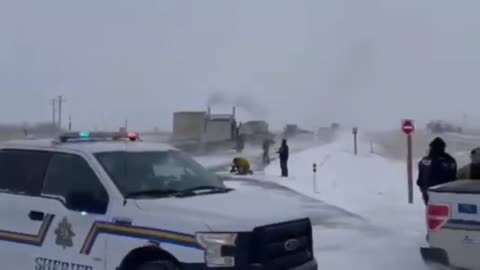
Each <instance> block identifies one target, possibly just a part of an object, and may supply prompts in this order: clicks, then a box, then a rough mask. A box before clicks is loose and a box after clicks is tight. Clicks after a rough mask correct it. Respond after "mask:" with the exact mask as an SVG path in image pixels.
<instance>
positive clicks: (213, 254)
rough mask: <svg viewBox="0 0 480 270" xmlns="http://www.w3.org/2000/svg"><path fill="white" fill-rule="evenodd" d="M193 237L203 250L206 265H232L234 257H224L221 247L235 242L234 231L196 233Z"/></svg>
mask: <svg viewBox="0 0 480 270" xmlns="http://www.w3.org/2000/svg"><path fill="white" fill-rule="evenodd" d="M195 238H196V240H197V242H198V244H199V245H200V246H201V247H203V248H204V250H205V262H206V263H207V266H208V267H233V266H235V258H234V257H231V256H227V257H224V256H223V254H222V247H224V246H230V247H233V246H235V244H236V240H237V234H236V233H197V234H195Z"/></svg>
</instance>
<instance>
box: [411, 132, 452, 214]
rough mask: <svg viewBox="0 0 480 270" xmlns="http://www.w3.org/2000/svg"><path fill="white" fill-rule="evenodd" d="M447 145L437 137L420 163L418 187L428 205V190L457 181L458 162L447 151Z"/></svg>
mask: <svg viewBox="0 0 480 270" xmlns="http://www.w3.org/2000/svg"><path fill="white" fill-rule="evenodd" d="M446 147H447V144H446V143H445V141H444V140H442V138H440V137H437V138H435V139H434V140H433V141H432V142H431V143H430V149H429V151H428V154H427V156H425V157H423V158H422V159H421V160H420V162H419V163H418V178H417V186H418V187H419V189H420V191H421V192H422V195H423V201H424V203H425V205H427V204H428V189H429V188H430V187H433V186H437V185H440V184H444V183H448V182H452V181H455V180H456V179H457V161H456V160H455V159H454V158H453V157H452V156H451V155H450V154H448V153H447V152H446V151H445V149H446Z"/></svg>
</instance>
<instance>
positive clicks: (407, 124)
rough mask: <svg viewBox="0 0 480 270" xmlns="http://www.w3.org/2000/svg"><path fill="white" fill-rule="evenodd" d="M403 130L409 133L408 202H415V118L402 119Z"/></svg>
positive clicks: (406, 133)
mask: <svg viewBox="0 0 480 270" xmlns="http://www.w3.org/2000/svg"><path fill="white" fill-rule="evenodd" d="M402 131H403V133H405V135H407V178H408V203H410V204H412V203H413V153H412V152H413V149H412V148H413V142H412V135H413V132H414V131H415V125H414V124H413V120H410V119H405V120H403V121H402Z"/></svg>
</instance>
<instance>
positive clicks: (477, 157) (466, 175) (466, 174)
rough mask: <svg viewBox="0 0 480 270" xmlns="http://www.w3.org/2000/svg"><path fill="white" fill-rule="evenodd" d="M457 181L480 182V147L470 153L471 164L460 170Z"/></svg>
mask: <svg viewBox="0 0 480 270" xmlns="http://www.w3.org/2000/svg"><path fill="white" fill-rule="evenodd" d="M457 179H474V180H480V147H477V148H474V149H472V151H470V163H469V164H467V165H465V166H463V167H461V168H460V169H458V173H457Z"/></svg>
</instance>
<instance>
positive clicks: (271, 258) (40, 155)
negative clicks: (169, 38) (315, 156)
mask: <svg viewBox="0 0 480 270" xmlns="http://www.w3.org/2000/svg"><path fill="white" fill-rule="evenodd" d="M279 209H280V210H279ZM0 214H1V215H2V217H3V218H2V219H1V221H0V235H1V237H0V260H1V262H2V263H3V264H4V265H8V266H9V268H11V269H78V270H80V269H81V270H93V269H96V270H152V269H163V270H179V269H185V270H188V269H238V270H240V269H259V270H261V269H298V270H316V269H317V263H316V260H315V258H314V255H313V243H312V242H313V239H312V226H311V223H310V220H309V219H308V218H306V217H305V214H303V213H301V211H299V209H298V208H296V207H294V206H292V205H291V204H290V203H289V202H285V201H283V200H272V199H271V198H270V199H269V200H265V194H263V193H258V194H257V193H252V192H251V191H248V192H242V191H238V190H235V189H232V188H228V187H226V186H225V185H224V184H223V182H222V181H221V180H220V179H218V177H217V176H216V175H215V174H212V173H211V172H209V171H208V170H207V169H205V168H204V167H202V166H201V165H200V164H198V163H197V162H196V161H194V160H193V159H192V158H191V157H190V156H188V155H186V154H185V153H183V152H180V151H178V150H177V149H175V148H173V147H170V146H168V145H164V144H158V143H147V142H143V141H138V135H137V134H136V133H128V132H69V133H65V134H62V135H60V136H59V137H58V138H56V139H55V140H51V139H42V140H34V139H32V140H20V141H11V142H7V143H4V144H1V145H0Z"/></svg>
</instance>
